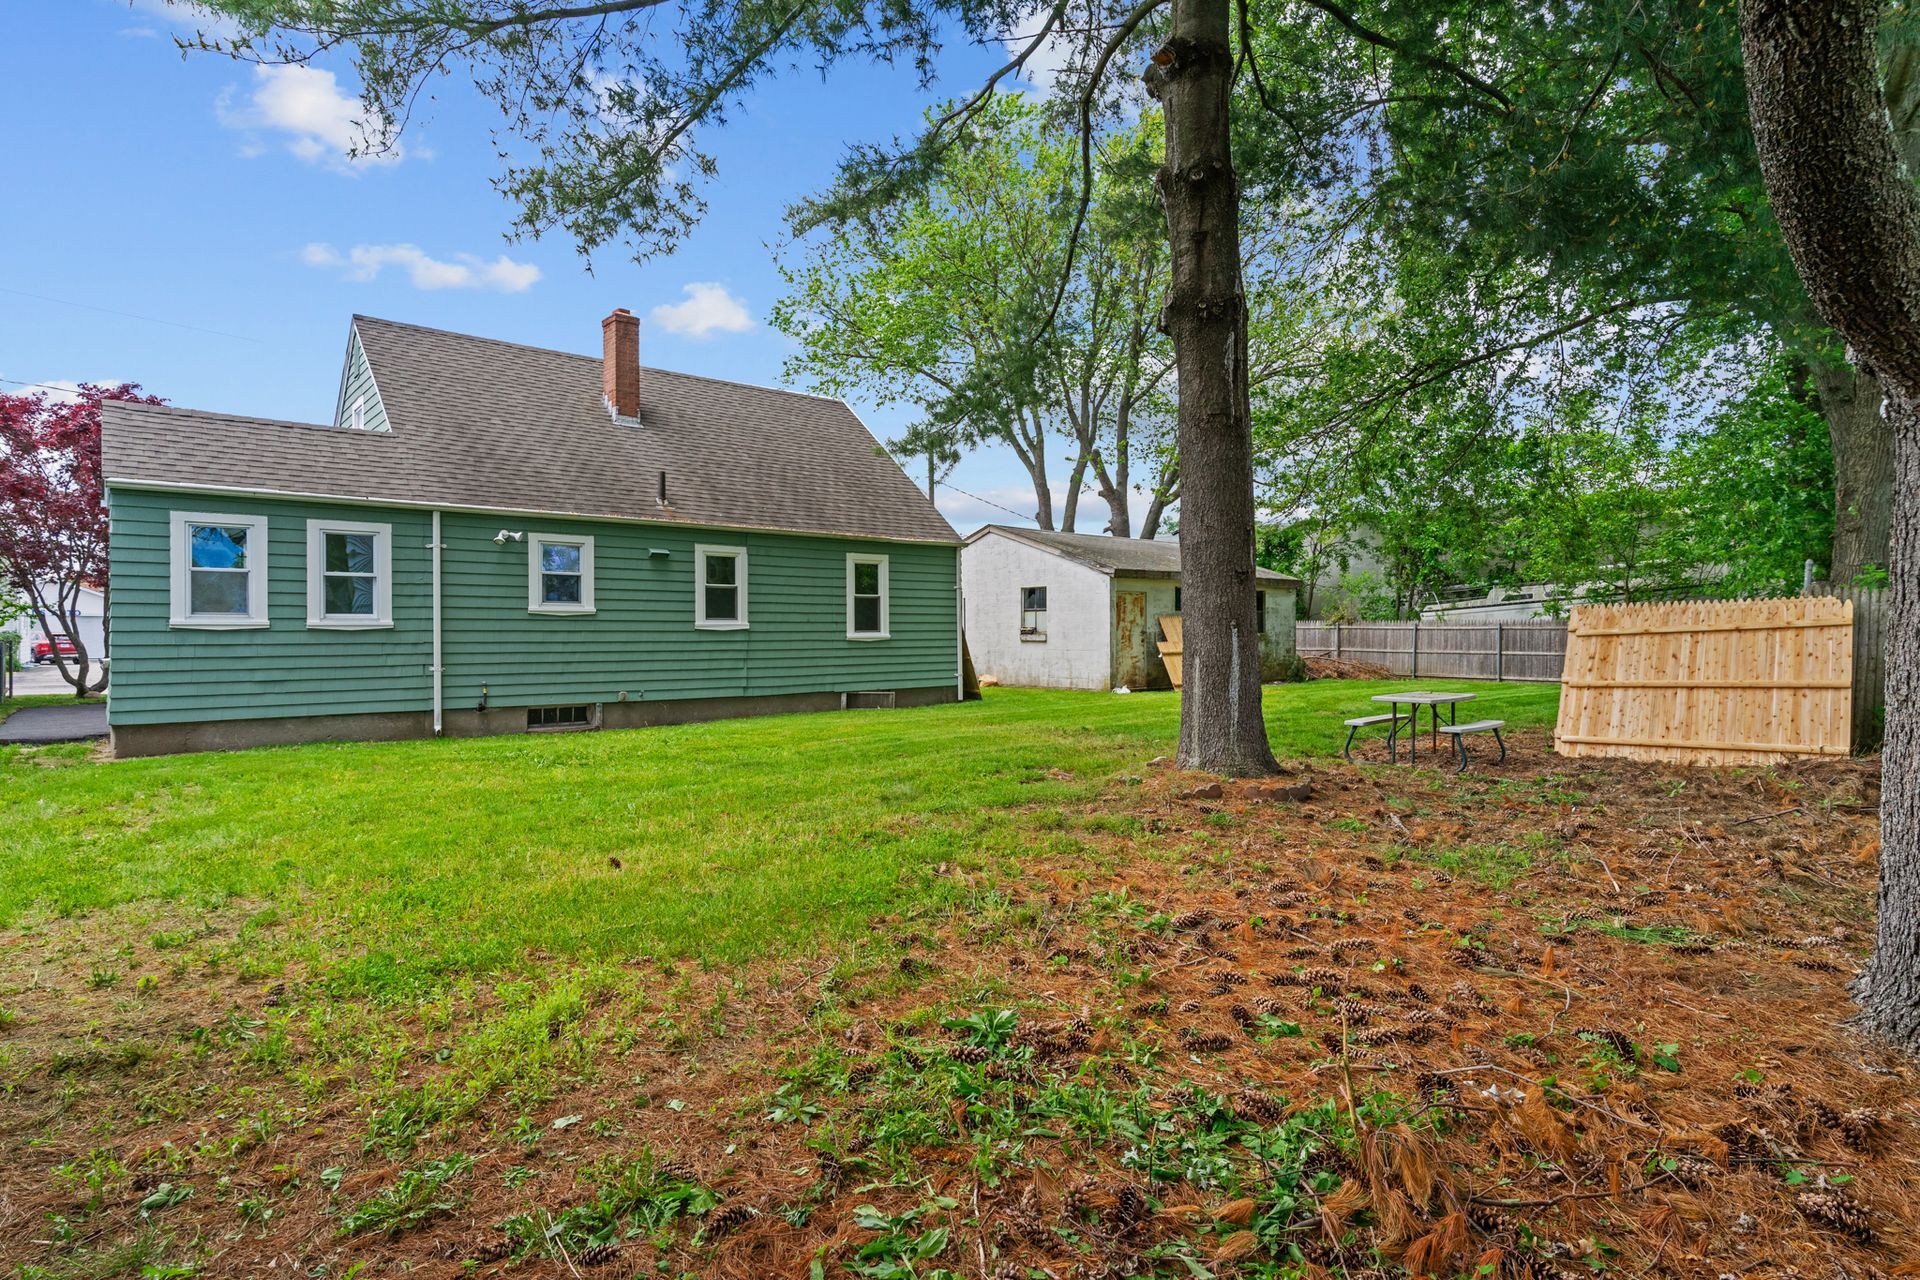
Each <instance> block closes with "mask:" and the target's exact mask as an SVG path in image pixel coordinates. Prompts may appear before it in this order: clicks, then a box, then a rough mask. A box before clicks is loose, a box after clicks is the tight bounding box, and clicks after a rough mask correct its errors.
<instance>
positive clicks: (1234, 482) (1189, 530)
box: [1146, 0, 1279, 776]
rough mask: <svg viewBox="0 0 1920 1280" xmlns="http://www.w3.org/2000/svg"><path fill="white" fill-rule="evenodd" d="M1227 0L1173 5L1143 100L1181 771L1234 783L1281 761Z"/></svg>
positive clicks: (1273, 769) (1186, 1) (1268, 770)
mask: <svg viewBox="0 0 1920 1280" xmlns="http://www.w3.org/2000/svg"><path fill="white" fill-rule="evenodd" d="M1230 20H1231V9H1230V0H1173V33H1172V35H1171V36H1170V37H1169V38H1168V39H1167V42H1166V43H1165V44H1164V45H1162V46H1161V47H1160V49H1159V50H1158V51H1157V52H1156V53H1155V54H1154V56H1153V66H1152V67H1151V68H1150V69H1149V70H1148V71H1147V75H1146V82H1147V91H1148V92H1149V93H1151V94H1153V96H1154V97H1155V98H1157V99H1159V100H1160V102H1161V104H1162V105H1163V107H1164V108H1165V111H1166V129H1167V157H1166V163H1165V165H1164V166H1163V167H1162V168H1161V170H1160V172H1159V174H1158V175H1157V177H1156V185H1158V187H1159V189H1160V199H1161V201H1162V203H1163V204H1164V205H1165V207H1166V212H1167V243H1168V247H1169V249H1170V251H1171V255H1172V279H1171V282H1170V283H1169V286H1168V289H1167V299H1166V305H1165V307H1164V308H1163V309H1162V312H1161V327H1162V328H1163V329H1164V330H1165V331H1166V332H1167V334H1168V336H1170V337H1171V338H1172V339H1173V349H1174V360H1175V363H1176V365H1177V367H1178V371H1179V379H1180V406H1179V447H1180V467H1181V473H1182V476H1183V477H1184V484H1183V492H1182V496H1181V503H1180V571H1181V578H1182V588H1183V590H1182V595H1183V601H1182V608H1181V612H1182V614H1183V615H1184V619H1185V627H1184V633H1185V634H1184V646H1185V657H1184V659H1183V663H1182V665H1183V667H1184V673H1183V679H1182V688H1181V699H1180V746H1179V751H1178V755H1177V759H1178V761H1179V763H1180V765H1181V767H1183V768H1187V769H1203V770H1206V771H1207V772H1209V773H1221V774H1229V775H1234V776H1248V775H1261V774H1271V773H1275V772H1278V768H1279V766H1278V765H1277V764H1276V763H1275V761H1274V758H1273V749H1272V748H1271V747H1270V746H1269V745H1268V743H1267V730H1266V721H1265V719H1264V717H1263V716H1262V714H1261V708H1260V654H1259V647H1258V636H1257V634H1256V633H1255V628H1254V577H1253V418H1252V409H1251V406H1250V404H1249V402H1248V396H1247V300H1246V294H1245V290H1244V288H1243V286H1242V282H1241V272H1240V188H1239V181H1238V179H1237V178H1236V177H1235V176H1234V171H1233V155H1232V144H1231V133H1230V131H1229V129H1228V103H1229V98H1230V96H1231V91H1232V74H1233V51H1232V47H1231V45H1230V43H1229V32H1230Z"/></svg>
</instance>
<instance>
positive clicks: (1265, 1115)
mask: <svg viewBox="0 0 1920 1280" xmlns="http://www.w3.org/2000/svg"><path fill="white" fill-rule="evenodd" d="M1233 1114H1234V1115H1236V1116H1238V1117H1240V1119H1242V1120H1245V1121H1248V1122H1249V1123H1251V1124H1261V1125H1267V1124H1278V1123H1280V1104H1279V1103H1277V1102H1275V1101H1274V1100H1273V1099H1272V1098H1269V1097H1268V1096H1267V1095H1266V1094H1264V1093H1261V1092H1260V1091H1259V1090H1258V1089H1242V1090H1241V1091H1240V1092H1238V1093H1236V1094H1234V1095H1233Z"/></svg>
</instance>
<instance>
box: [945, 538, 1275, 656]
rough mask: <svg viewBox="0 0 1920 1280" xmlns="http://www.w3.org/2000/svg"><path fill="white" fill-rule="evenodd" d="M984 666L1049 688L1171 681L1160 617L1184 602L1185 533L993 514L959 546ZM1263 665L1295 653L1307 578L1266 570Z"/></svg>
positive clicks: (972, 643) (975, 643)
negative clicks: (1041, 522) (1042, 523)
mask: <svg viewBox="0 0 1920 1280" xmlns="http://www.w3.org/2000/svg"><path fill="white" fill-rule="evenodd" d="M960 572H961V577H962V582H963V587H964V591H965V599H966V629H967V647H968V650H969V652H970V653H971V654H972V656H973V665H974V669H975V670H976V671H978V672H979V673H980V675H981V677H982V678H986V677H989V676H990V677H992V678H993V679H995V680H997V681H999V682H1000V683H1001V684H1005V685H1019V686H1027V687H1032V688H1045V689H1115V688H1120V687H1123V686H1124V687H1126V688H1129V689H1165V688H1167V687H1168V685H1169V684H1170V681H1169V680H1168V679H1167V668H1166V664H1165V663H1163V662H1162V661H1161V660H1160V650H1159V647H1158V644H1157V642H1158V641H1159V640H1161V639H1162V638H1163V637H1162V635H1161V632H1160V619H1161V618H1162V617H1163V616H1165V615H1167V614H1170V613H1178V612H1180V605H1181V598H1180V597H1181V583H1180V544H1179V543H1177V542H1174V541H1171V540H1168V541H1160V540H1152V541H1149V540H1145V539H1140V538H1112V537H1107V536H1105V535H1101V534H1087V533H1050V532H1046V531H1043V530H1038V529H1016V528H1012V527H1010V526H1007V525H997V524H990V525H985V526H982V527H981V528H979V529H977V530H975V531H974V532H973V534H972V535H971V536H970V537H968V538H967V540H966V546H965V547H964V548H963V549H962V551H961V553H960ZM1257 573H1258V575H1259V593H1260V623H1259V625H1260V666H1261V671H1262V674H1263V675H1269V674H1271V672H1272V671H1273V670H1274V668H1276V667H1277V666H1278V665H1279V664H1280V663H1282V662H1284V661H1285V660H1286V659H1288V658H1290V657H1292V656H1293V651H1294V649H1293V614H1294V605H1293V602H1294V596H1295V594H1296V593H1297V592H1298V590H1299V588H1300V583H1299V580H1298V579H1295V578H1289V577H1287V576H1286V575H1284V574H1279V573H1274V572H1273V571H1272V570H1269V569H1260V570H1257Z"/></svg>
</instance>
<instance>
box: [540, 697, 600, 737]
mask: <svg viewBox="0 0 1920 1280" xmlns="http://www.w3.org/2000/svg"><path fill="white" fill-rule="evenodd" d="M591 728H593V707H592V706H591V705H590V704H585V703H583V704H581V705H580V706H577V707H528V708H527V729H528V730H529V731H530V732H531V731H534V730H540V729H591Z"/></svg>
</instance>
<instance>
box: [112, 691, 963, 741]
mask: <svg viewBox="0 0 1920 1280" xmlns="http://www.w3.org/2000/svg"><path fill="white" fill-rule="evenodd" d="M880 692H884V693H886V694H890V695H891V696H892V698H893V705H894V706H896V707H928V706H934V705H936V704H938V703H942V702H954V701H956V700H957V690H955V688H954V686H953V685H952V684H945V685H934V686H931V687H928V688H920V689H890V690H884V691H880ZM863 699H864V700H865V701H866V704H867V705H871V701H872V696H871V692H868V691H863V692H862V693H861V694H842V693H788V694H778V695H771V696H767V697H758V698H683V699H676V700H673V701H662V702H603V703H597V704H594V706H593V715H592V722H591V723H590V724H588V725H586V726H584V727H577V728H564V729H539V730H529V729H528V728H527V708H526V707H523V706H517V707H490V708H488V709H487V710H485V711H472V710H459V711H455V710H452V709H449V710H447V711H446V712H445V713H444V718H443V719H444V734H445V736H446V737H449V738H481V737H489V736H494V735H498V734H505V733H529V732H537V733H590V732H593V731H595V730H598V729H641V728H646V727H648V726H651V725H667V724H692V723H696V722H698V721H701V720H731V719H737V718H739V717H742V716H773V715H789V714H794V713H797V712H803V711H839V710H842V709H843V708H844V707H845V706H846V705H848V703H849V700H852V701H851V705H853V706H855V707H859V706H861V705H862V700H863ZM432 735H433V716H432V714H431V713H430V712H426V711H406V712H389V713H384V714H377V715H345V716H280V717H268V718H262V719H258V720H201V721H194V722H190V723H181V724H127V725H115V726H113V730H112V737H113V753H114V755H115V756H118V757H120V758H122V759H132V758H134V757H137V756H164V755H175V754H178V753H180V752H186V751H237V750H241V749H244V748H247V747H274V746H287V745H292V744H297V743H304V742H395V741H399V740H402V739H406V738H426V737H431V736H432Z"/></svg>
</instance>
